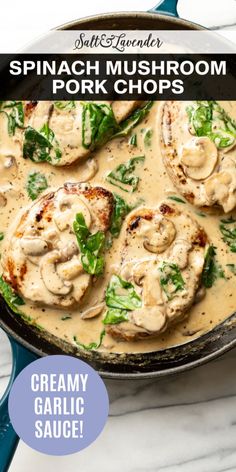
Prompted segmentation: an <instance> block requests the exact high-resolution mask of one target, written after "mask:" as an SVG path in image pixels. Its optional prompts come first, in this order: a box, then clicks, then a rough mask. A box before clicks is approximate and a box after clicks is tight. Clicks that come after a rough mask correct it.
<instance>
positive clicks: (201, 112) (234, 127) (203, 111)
mask: <svg viewBox="0 0 236 472" xmlns="http://www.w3.org/2000/svg"><path fill="white" fill-rule="evenodd" d="M187 113H188V117H189V122H190V125H191V127H192V130H193V132H194V134H196V135H197V136H208V137H209V138H210V139H211V140H212V141H213V142H214V143H215V145H216V146H217V147H218V148H219V149H223V148H225V147H228V146H231V145H232V144H234V143H235V139H236V122H235V121H234V120H233V119H232V118H230V116H229V115H228V114H227V113H226V111H225V110H224V109H223V108H222V107H221V106H220V105H219V104H218V103H217V102H216V101H208V102H207V101H196V102H194V104H193V105H192V106H190V107H188V108H187Z"/></svg>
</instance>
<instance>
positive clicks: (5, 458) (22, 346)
mask: <svg viewBox="0 0 236 472" xmlns="http://www.w3.org/2000/svg"><path fill="white" fill-rule="evenodd" d="M177 2H178V0H162V1H161V2H160V4H159V5H158V6H157V7H155V8H153V9H152V10H150V11H149V12H148V13H140V12H134V13H112V14H106V15H98V16H94V17H89V18H85V19H80V20H76V21H73V22H71V23H68V24H66V25H62V26H61V27H59V29H70V30H71V29H72V30H86V29H87V30H89V29H91V30H109V29H110V30H132V29H137V30H161V29H167V30H180V29H181V30H183V29H184V30H191V29H194V30H199V29H202V28H201V27H200V26H198V25H196V24H194V23H190V22H188V21H185V20H182V19H179V18H178V14H177V10H176V6H177ZM0 307H1V319H0V326H1V327H2V328H3V329H4V330H5V331H6V333H7V334H8V336H9V339H10V341H11V345H12V353H13V370H12V375H11V379H10V382H9V385H8V388H7V391H6V393H5V395H4V397H3V398H2V400H1V402H0V440H1V441H0V471H1V472H5V471H6V470H7V469H8V467H9V465H10V462H11V459H12V455H13V454H14V451H15V448H16V446H17V441H18V438H17V436H16V434H15V432H14V431H13V429H12V426H11V424H10V420H9V417H8V410H7V401H8V393H9V390H10V388H11V385H12V382H13V380H14V379H15V377H16V375H17V374H18V373H19V372H20V371H21V370H22V369H23V368H24V367H25V366H26V365H27V364H29V363H30V362H32V361H33V360H35V359H37V357H39V356H46V355H50V354H51V355H52V354H68V355H77V356H78V357H79V358H80V359H83V360H85V361H87V362H88V363H90V364H91V365H92V366H93V367H94V368H95V369H96V370H97V371H98V372H99V373H100V374H101V375H102V376H103V377H105V378H114V379H131V378H136V379H141V378H151V377H155V378H156V377H163V376H166V375H170V374H176V373H178V372H182V371H184V370H187V369H190V368H192V367H196V366H198V365H201V364H203V363H205V362H207V361H209V360H211V359H213V358H215V357H216V356H219V355H221V354H222V353H223V352H225V351H227V350H229V349H231V348H232V347H233V346H235V345H236V313H235V314H233V315H232V316H231V317H230V318H228V319H227V320H226V321H224V322H223V323H222V324H220V325H219V326H217V327H216V328H215V329H213V330H212V331H211V332H209V333H207V334H205V335H204V336H202V337H201V338H200V339H197V340H194V341H192V342H187V343H186V344H184V345H181V346H176V347H173V348H171V349H165V350H162V351H158V352H150V353H144V354H128V355H125V354H104V353H99V352H87V351H78V349H76V348H75V347H73V346H72V345H70V344H69V343H66V342H64V341H62V340H60V339H58V338H56V337H55V336H53V335H50V334H49V333H46V334H44V333H43V334H42V333H41V332H40V331H39V330H38V329H37V328H35V327H33V326H30V325H27V324H26V323H25V322H24V321H23V320H22V319H21V318H20V317H18V316H17V315H15V314H13V313H11V312H10V310H9V309H8V308H7V307H6V305H5V304H4V303H3V302H1V303H0Z"/></svg>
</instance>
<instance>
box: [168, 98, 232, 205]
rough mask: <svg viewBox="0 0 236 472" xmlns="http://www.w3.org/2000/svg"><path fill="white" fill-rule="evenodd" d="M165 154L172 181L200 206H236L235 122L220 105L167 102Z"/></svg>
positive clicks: (214, 103)
mask: <svg viewBox="0 0 236 472" xmlns="http://www.w3.org/2000/svg"><path fill="white" fill-rule="evenodd" d="M161 135H162V151H163V159H164V163H165V166H166V168H167V170H168V172H169V175H170V177H171V179H172V180H173V182H174V184H175V185H176V187H177V188H178V190H179V191H180V192H181V193H182V195H184V196H185V198H186V199H187V200H188V201H190V203H193V204H194V205H196V206H198V207H204V206H205V207H213V206H220V207H222V208H223V210H224V212H225V213H227V212H229V211H231V210H233V209H234V208H235V206H236V149H235V144H236V123H235V122H234V121H233V120H232V118H230V116H229V115H228V114H227V113H226V111H225V110H224V109H223V108H222V107H221V106H220V105H219V103H217V102H214V101H212V102H205V101H198V102H166V103H165V104H164V106H163V111H162V120H161Z"/></svg>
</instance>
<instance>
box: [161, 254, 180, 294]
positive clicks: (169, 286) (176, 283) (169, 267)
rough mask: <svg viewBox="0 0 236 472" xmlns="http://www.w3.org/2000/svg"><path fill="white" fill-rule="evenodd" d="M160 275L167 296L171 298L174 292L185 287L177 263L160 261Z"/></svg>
mask: <svg viewBox="0 0 236 472" xmlns="http://www.w3.org/2000/svg"><path fill="white" fill-rule="evenodd" d="M159 270H160V273H161V276H160V283H161V286H162V288H163V290H164V292H165V294H166V296H167V298H168V300H172V299H173V298H174V296H175V294H176V293H177V292H179V291H182V290H183V289H184V287H185V282H184V279H183V277H182V274H181V272H180V269H179V267H178V266H177V264H172V263H170V262H165V261H164V262H162V265H161V266H160V268H159Z"/></svg>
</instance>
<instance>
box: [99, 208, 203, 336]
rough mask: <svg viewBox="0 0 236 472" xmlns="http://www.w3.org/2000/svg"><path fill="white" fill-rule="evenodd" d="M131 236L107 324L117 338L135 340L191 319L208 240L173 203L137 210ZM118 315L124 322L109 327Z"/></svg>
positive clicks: (132, 217)
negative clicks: (190, 311) (187, 313)
mask: <svg viewBox="0 0 236 472" xmlns="http://www.w3.org/2000/svg"><path fill="white" fill-rule="evenodd" d="M125 232H126V237H125V242H124V248H123V251H122V259H121V271H120V276H119V278H115V280H114V278H113V280H112V281H111V283H110V288H108V290H107V303H108V305H110V307H111V308H109V311H108V313H107V315H106V316H107V318H106V325H107V329H108V332H109V333H110V334H111V335H112V336H117V337H119V338H121V339H126V340H134V339H140V338H143V337H147V336H155V335H157V334H159V333H161V332H162V331H164V330H166V328H167V326H169V325H170V324H171V323H176V322H178V321H180V320H182V319H183V318H184V317H185V316H186V312H187V310H188V309H189V308H190V307H191V305H192V304H193V303H194V301H195V297H196V294H197V291H198V289H199V287H200V284H201V276H202V271H203V266H204V254H205V248H206V246H207V244H208V239H207V235H206V233H205V231H204V230H203V229H202V228H201V227H200V226H199V224H198V223H197V222H196V220H195V219H194V218H192V217H191V215H190V214H189V213H187V212H185V211H180V209H179V208H178V207H177V205H175V204H172V203H171V204H170V202H169V201H167V202H162V203H161V204H160V205H159V207H157V208H156V209H149V208H140V209H137V210H134V212H132V213H131V214H130V216H129V217H128V220H127V223H126V227H125ZM112 284H113V286H114V287H115V288H114V287H112ZM126 284H127V285H126ZM112 288H113V292H114V293H113V302H112V301H110V293H109V290H111V289H112ZM114 294H116V298H115V296H114ZM135 294H136V295H135ZM125 301H126V303H127V306H126V305H125ZM132 304H133V306H132ZM112 305H113V307H112ZM122 305H123V308H124V309H121V307H122ZM125 306H126V309H125ZM119 310H120V312H119ZM116 316H120V320H121V319H122V316H123V321H122V322H121V323H119V324H112V323H111V324H109V320H110V321H111V322H112V319H113V318H112V317H116Z"/></svg>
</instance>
